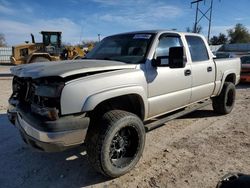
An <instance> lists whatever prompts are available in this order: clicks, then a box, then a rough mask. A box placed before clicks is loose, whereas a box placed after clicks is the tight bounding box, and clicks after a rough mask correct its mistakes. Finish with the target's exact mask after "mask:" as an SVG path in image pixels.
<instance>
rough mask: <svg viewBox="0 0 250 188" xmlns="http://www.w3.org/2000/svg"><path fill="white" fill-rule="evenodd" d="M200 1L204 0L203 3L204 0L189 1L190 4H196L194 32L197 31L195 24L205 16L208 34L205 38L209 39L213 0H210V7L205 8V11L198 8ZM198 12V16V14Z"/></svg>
mask: <svg viewBox="0 0 250 188" xmlns="http://www.w3.org/2000/svg"><path fill="white" fill-rule="evenodd" d="M201 1H204V4H205V0H195V1H192V2H191V6H192V5H193V4H196V13H195V23H194V32H195V33H197V26H198V24H199V22H200V21H201V20H202V19H203V18H205V19H206V20H207V21H208V22H209V25H208V34H207V40H208V41H209V39H210V32H211V24H212V12H213V0H210V7H209V8H208V9H207V11H202V10H201V9H200V8H199V3H200V2H201ZM199 13H200V16H199ZM208 13H209V16H207V14H208Z"/></svg>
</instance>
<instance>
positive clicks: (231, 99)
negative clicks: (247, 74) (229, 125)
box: [212, 82, 236, 114]
mask: <svg viewBox="0 0 250 188" xmlns="http://www.w3.org/2000/svg"><path fill="white" fill-rule="evenodd" d="M235 93H236V91H235V85H234V84H233V83H231V82H225V83H224V85H223V88H222V91H221V93H220V95H219V96H217V97H214V98H212V101H213V103H212V104H213V109H214V111H215V112H216V113H219V114H229V113H230V112H231V111H232V110H233V107H234V103H235Z"/></svg>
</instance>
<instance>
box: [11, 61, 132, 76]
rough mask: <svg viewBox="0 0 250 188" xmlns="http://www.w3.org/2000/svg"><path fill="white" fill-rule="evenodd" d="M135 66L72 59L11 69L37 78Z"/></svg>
mask: <svg viewBox="0 0 250 188" xmlns="http://www.w3.org/2000/svg"><path fill="white" fill-rule="evenodd" d="M135 67H136V65H135V64H127V63H122V62H119V61H108V60H72V61H56V62H42V63H32V64H26V65H19V66H16V67H12V68H11V69H10V71H11V73H12V74H13V75H15V76H18V77H31V78H33V79H35V78H41V77H49V76H60V77H62V78H65V77H68V76H72V75H76V74H82V73H89V72H98V71H109V70H110V71H111V70H120V69H135Z"/></svg>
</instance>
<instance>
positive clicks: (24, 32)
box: [0, 0, 250, 46]
mask: <svg viewBox="0 0 250 188" xmlns="http://www.w3.org/2000/svg"><path fill="white" fill-rule="evenodd" d="M190 2H191V1H190V0H58V1H53V0H50V1H49V0H40V1H38V0H0V33H3V34H4V35H5V38H6V42H7V43H8V45H10V46H11V45H14V44H19V43H23V42H24V41H26V40H29V41H30V33H33V34H34V35H35V37H36V39H37V41H40V40H41V36H40V34H39V31H41V30H58V31H62V32H63V39H62V40H63V42H65V43H71V44H77V43H79V41H81V40H97V34H98V33H100V34H101V37H104V36H108V35H111V34H115V33H121V32H127V31H134V30H145V29H177V30H178V31H185V30H186V28H187V27H188V26H192V25H193V23H194V18H195V6H193V7H192V8H191V6H190ZM205 2H206V3H205V4H204V3H201V5H200V8H201V9H202V10H203V11H206V10H207V9H208V8H209V4H210V0H206V1H205ZM249 7H250V1H249V0H237V1H235V0H232V1H229V0H221V1H219V0H214V9H213V17H212V18H213V20H212V33H211V34H212V35H213V34H218V33H219V32H222V33H226V31H227V29H228V28H232V27H233V26H234V25H235V24H236V23H242V24H244V25H245V26H246V27H247V28H249V29H250V8H249ZM201 25H202V27H203V34H204V35H207V27H208V24H207V22H206V21H205V20H203V22H201Z"/></svg>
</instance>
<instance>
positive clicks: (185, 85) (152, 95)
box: [147, 34, 191, 117]
mask: <svg viewBox="0 0 250 188" xmlns="http://www.w3.org/2000/svg"><path fill="white" fill-rule="evenodd" d="M177 46H183V43H182V41H181V38H180V36H179V35H173V36H171V35H169V34H168V35H167V34H163V35H161V36H160V37H159V43H158V46H157V47H156V50H155V55H154V56H155V57H154V59H158V60H159V59H160V61H161V65H160V66H156V67H153V66H149V67H148V68H147V69H148V70H147V78H148V96H149V99H148V101H149V117H153V116H156V115H158V114H163V113H165V112H169V111H172V110H174V109H177V108H179V107H182V106H184V105H187V104H188V103H189V101H190V97H191V75H189V74H188V72H190V71H191V65H190V64H189V63H187V64H186V65H185V67H184V68H169V66H168V56H169V48H170V47H177ZM185 72H187V73H185Z"/></svg>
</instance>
